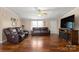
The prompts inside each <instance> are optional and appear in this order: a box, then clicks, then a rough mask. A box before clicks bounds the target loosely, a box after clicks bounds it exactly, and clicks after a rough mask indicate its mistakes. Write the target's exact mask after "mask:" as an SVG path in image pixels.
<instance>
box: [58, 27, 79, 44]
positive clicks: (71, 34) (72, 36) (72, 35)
mask: <svg viewBox="0 0 79 59" xmlns="http://www.w3.org/2000/svg"><path fill="white" fill-rule="evenodd" d="M59 37H60V38H63V39H65V40H66V41H70V42H71V44H72V45H77V44H78V30H74V29H68V28H60V29H59Z"/></svg>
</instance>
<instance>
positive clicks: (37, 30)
mask: <svg viewBox="0 0 79 59" xmlns="http://www.w3.org/2000/svg"><path fill="white" fill-rule="evenodd" d="M31 34H32V35H33V36H36V35H37V36H39V35H41V36H43V35H50V30H49V29H48V27H34V28H33V29H32V32H31Z"/></svg>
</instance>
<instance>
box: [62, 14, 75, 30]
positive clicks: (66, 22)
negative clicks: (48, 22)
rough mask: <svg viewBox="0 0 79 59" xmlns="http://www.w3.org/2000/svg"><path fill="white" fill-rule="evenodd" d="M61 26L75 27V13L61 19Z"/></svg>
mask: <svg viewBox="0 0 79 59" xmlns="http://www.w3.org/2000/svg"><path fill="white" fill-rule="evenodd" d="M61 28H70V29H72V28H74V15H71V16H69V17H66V18H63V19H61Z"/></svg>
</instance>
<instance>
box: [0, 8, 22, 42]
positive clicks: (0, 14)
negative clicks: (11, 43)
mask: <svg viewBox="0 0 79 59" xmlns="http://www.w3.org/2000/svg"><path fill="white" fill-rule="evenodd" d="M11 18H16V25H15V26H21V22H20V18H19V17H18V16H17V15H16V14H15V13H14V12H13V11H11V10H9V9H8V8H2V7H1V8H0V42H2V40H4V38H2V30H3V29H4V28H7V27H13V26H12V22H11Z"/></svg>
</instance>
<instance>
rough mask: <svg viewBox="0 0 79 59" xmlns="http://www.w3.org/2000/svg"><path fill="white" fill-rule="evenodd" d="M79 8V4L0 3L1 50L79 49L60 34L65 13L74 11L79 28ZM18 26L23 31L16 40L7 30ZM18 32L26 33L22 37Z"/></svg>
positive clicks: (78, 28)
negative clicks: (17, 5) (29, 4)
mask: <svg viewBox="0 0 79 59" xmlns="http://www.w3.org/2000/svg"><path fill="white" fill-rule="evenodd" d="M78 11H79V8H78V7H48V8H47V7H45V8H41V7H0V19H1V20H0V43H1V47H0V51H14V52H15V51H79V50H78V49H79V48H78V47H79V46H78V45H73V46H71V45H69V42H68V41H65V40H63V39H61V38H59V29H60V27H61V19H64V18H65V17H69V16H72V15H74V20H75V26H74V29H75V30H79V27H78V26H79V17H78V16H79V13H78ZM18 27H19V28H18ZM15 29H16V30H17V31H18V33H19V30H20V31H21V32H20V33H19V34H17V33H15V34H16V35H15V36H12V37H15V38H14V39H13V40H12V38H10V37H11V36H9V35H12V34H11V33H10V34H7V32H8V30H9V31H12V30H13V31H14V32H16V30H15ZM18 29H19V30H18ZM22 30H23V32H22ZM12 33H13V32H12ZM77 33H78V32H77ZM17 35H18V36H20V35H21V36H22V37H23V36H25V37H23V38H22V37H21V40H20V41H19V39H18V38H17ZM16 38H17V39H16ZM7 41H8V42H7ZM16 41H17V42H16ZM18 41H19V42H18ZM77 42H78V40H77ZM66 45H67V46H66ZM21 46H22V47H21ZM76 47H77V48H76Z"/></svg>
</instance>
